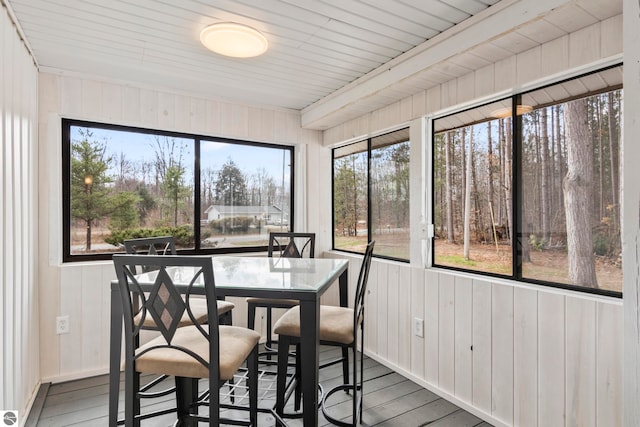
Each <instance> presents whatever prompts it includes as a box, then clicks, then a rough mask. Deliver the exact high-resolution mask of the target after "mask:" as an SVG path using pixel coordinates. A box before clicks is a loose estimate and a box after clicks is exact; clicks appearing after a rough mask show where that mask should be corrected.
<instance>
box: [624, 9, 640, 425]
mask: <svg viewBox="0 0 640 427" xmlns="http://www.w3.org/2000/svg"><path fill="white" fill-rule="evenodd" d="M623 7H624V45H625V48H626V50H625V53H624V135H623V141H624V152H623V155H621V159H623V160H622V163H623V167H622V173H623V183H629V184H628V185H624V186H623V193H622V197H623V199H622V208H623V210H622V217H623V224H622V267H623V275H624V286H623V292H624V299H625V304H624V350H625V351H624V395H625V405H624V425H625V426H638V425H640V404H638V403H639V402H640V271H639V270H640V268H639V264H640V226H638V224H639V223H640V185H638V182H639V180H638V175H639V173H638V167H637V164H638V159H639V158H640V144H638V135H640V120H638V112H639V111H640V49H638V46H640V31H639V30H638V28H640V25H639V24H640V4H638V2H637V1H633V0H624V3H623Z"/></svg>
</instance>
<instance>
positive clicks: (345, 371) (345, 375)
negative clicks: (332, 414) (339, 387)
mask: <svg viewBox="0 0 640 427" xmlns="http://www.w3.org/2000/svg"><path fill="white" fill-rule="evenodd" d="M341 351H342V383H343V384H349V347H342V348H341ZM345 391H346V390H345Z"/></svg>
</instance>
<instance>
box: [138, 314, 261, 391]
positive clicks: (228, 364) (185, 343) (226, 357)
mask: <svg viewBox="0 0 640 427" xmlns="http://www.w3.org/2000/svg"><path fill="white" fill-rule="evenodd" d="M259 339H260V334H259V333H257V332H255V331H253V330H251V329H247V328H241V327H238V326H220V379H222V380H229V379H231V378H232V377H233V374H235V373H236V372H237V371H238V368H239V367H240V366H241V365H242V363H243V362H244V361H245V359H246V358H247V356H249V353H251V350H253V348H254V347H255V346H256V345H257V344H258V340H259ZM162 344H166V341H165V340H164V338H163V337H157V338H155V339H153V340H151V341H149V342H148V343H147V344H145V345H144V346H142V347H140V348H139V349H138V350H137V351H136V354H139V353H140V352H142V351H143V350H144V349H147V348H150V347H153V346H156V345H162ZM172 345H174V346H180V347H185V348H188V349H190V350H192V351H194V352H195V353H196V354H198V355H200V357H202V358H203V359H204V360H206V361H207V362H209V341H208V340H207V339H206V338H205V337H204V336H203V335H202V333H201V332H200V331H199V330H198V329H197V328H196V327H195V326H185V327H183V328H178V329H177V330H176V334H175V336H174V338H173V341H172ZM136 370H137V371H138V372H146V373H151V374H157V375H162V374H166V375H173V376H176V377H187V378H208V377H209V369H207V368H206V367H205V366H203V365H202V364H201V363H200V362H198V361H197V360H195V359H194V358H193V357H191V356H190V355H188V354H187V353H185V352H183V351H180V350H176V349H172V348H171V349H170V348H156V349H152V350H149V352H147V353H145V354H143V355H142V356H140V357H139V358H138V359H137V360H136Z"/></svg>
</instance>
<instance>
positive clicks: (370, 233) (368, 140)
mask: <svg viewBox="0 0 640 427" xmlns="http://www.w3.org/2000/svg"><path fill="white" fill-rule="evenodd" d="M405 129H406V130H407V132H408V134H409V136H410V134H411V128H410V126H409V125H408V124H406V123H405V124H403V125H401V126H398V127H395V128H392V129H388V130H386V131H384V132H380V133H376V134H373V135H371V136H369V137H367V138H358V139H356V140H352V141H350V142H348V143H346V144H342V145H340V146H337V147H334V148H332V149H331V182H332V185H331V229H332V232H331V249H332V250H334V251H339V252H344V253H349V254H356V255H362V254H364V251H363V252H356V251H353V250H348V249H343V248H336V239H335V237H336V234H335V209H334V200H335V186H334V185H333V183H334V182H335V167H334V165H335V160H336V157H335V153H336V150H339V149H341V148H344V147H348V146H350V145H354V144H362V143H363V142H366V144H367V149H366V153H367V242H370V241H371V240H372V239H373V238H374V234H373V230H372V228H371V227H372V221H371V219H372V215H371V201H372V200H371V151H372V146H373V144H372V140H374V139H376V138H378V137H381V136H384V135H387V134H391V133H394V132H398V131H402V130H405ZM407 141H409V143H411V139H410V138H409V139H407ZM374 149H375V148H374ZM409 162H411V158H409ZM409 198H411V194H409ZM409 229H410V227H409ZM409 236H411V233H410V232H409ZM410 248H411V237H410V238H409V248H408V249H410ZM373 257H374V258H379V259H385V260H390V261H398V262H402V263H407V264H408V263H409V262H410V256H409V257H407V258H406V259H405V258H397V257H392V256H388V255H381V254H376V253H375V252H374V253H373Z"/></svg>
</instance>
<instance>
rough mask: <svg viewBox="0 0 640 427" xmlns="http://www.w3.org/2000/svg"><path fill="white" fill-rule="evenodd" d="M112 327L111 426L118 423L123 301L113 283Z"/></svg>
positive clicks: (110, 374)
mask: <svg viewBox="0 0 640 427" xmlns="http://www.w3.org/2000/svg"><path fill="white" fill-rule="evenodd" d="M110 312H111V319H110V323H111V328H110V331H109V341H110V342H109V427H116V426H117V424H118V397H119V393H120V354H121V348H120V347H121V346H122V301H121V300H120V290H119V289H118V285H117V284H115V285H111V310H110Z"/></svg>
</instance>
